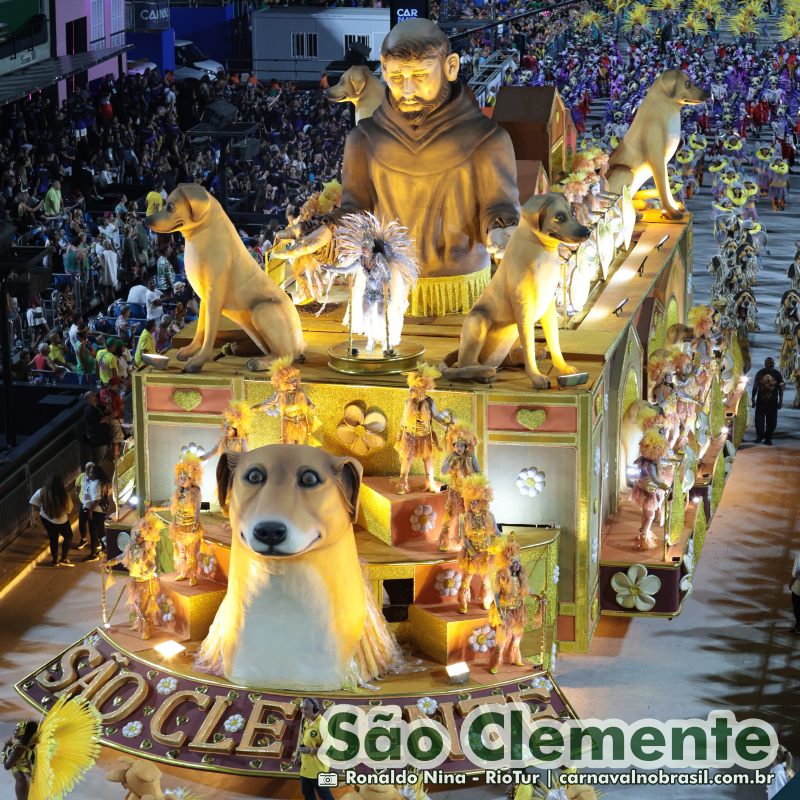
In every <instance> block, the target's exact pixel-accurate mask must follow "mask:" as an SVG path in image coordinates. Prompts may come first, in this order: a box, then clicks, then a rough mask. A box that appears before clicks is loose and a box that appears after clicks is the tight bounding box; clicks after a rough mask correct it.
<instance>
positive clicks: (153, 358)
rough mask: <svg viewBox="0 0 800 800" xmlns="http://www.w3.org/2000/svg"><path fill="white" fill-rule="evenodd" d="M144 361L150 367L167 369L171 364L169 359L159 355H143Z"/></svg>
mask: <svg viewBox="0 0 800 800" xmlns="http://www.w3.org/2000/svg"><path fill="white" fill-rule="evenodd" d="M142 361H144V363H145V364H147V365H148V366H150V367H155V368H156V369H166V368H167V366H168V364H169V357H168V356H160V355H158V354H157V353H142Z"/></svg>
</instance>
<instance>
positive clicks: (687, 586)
mask: <svg viewBox="0 0 800 800" xmlns="http://www.w3.org/2000/svg"><path fill="white" fill-rule="evenodd" d="M683 566H684V567H685V568H686V574H685V575H684V576H683V577H682V578H681V584H680V589H681V591H682V592H686V594H691V593H692V590H693V589H694V586H693V584H692V580H693V578H694V539H691V540H690V541H689V545H688V547H687V548H686V552H685V553H684V555H683Z"/></svg>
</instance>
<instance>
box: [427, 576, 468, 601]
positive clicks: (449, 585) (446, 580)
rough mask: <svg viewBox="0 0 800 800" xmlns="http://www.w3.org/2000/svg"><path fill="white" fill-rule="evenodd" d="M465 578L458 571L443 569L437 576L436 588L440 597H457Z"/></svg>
mask: <svg viewBox="0 0 800 800" xmlns="http://www.w3.org/2000/svg"><path fill="white" fill-rule="evenodd" d="M463 579H464V576H463V575H462V574H461V573H460V572H459V571H458V570H457V569H443V570H442V571H441V572H440V573H439V574H438V575H437V576H436V582H435V583H434V588H435V589H436V592H437V594H438V595H439V597H455V596H456V595H457V594H458V590H459V589H460V588H461V581H462V580H463Z"/></svg>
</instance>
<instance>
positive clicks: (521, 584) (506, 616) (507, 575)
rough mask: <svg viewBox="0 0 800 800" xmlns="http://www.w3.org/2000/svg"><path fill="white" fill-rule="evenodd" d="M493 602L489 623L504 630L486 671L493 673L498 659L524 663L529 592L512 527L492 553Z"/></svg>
mask: <svg viewBox="0 0 800 800" xmlns="http://www.w3.org/2000/svg"><path fill="white" fill-rule="evenodd" d="M492 592H493V593H494V603H493V604H492V607H491V608H490V609H489V624H490V625H491V626H492V627H493V628H494V629H495V630H497V631H500V630H502V631H503V642H502V644H500V643H498V645H497V647H495V650H494V654H493V655H492V663H491V666H490V668H489V672H491V673H492V674H495V673H496V672H497V670H498V667H499V666H500V664H501V663H506V664H513V665H514V666H515V667H524V666H526V664H525V662H524V661H523V660H522V653H521V652H520V643H521V641H522V636H523V634H524V633H525V626H526V625H527V624H528V610H527V608H526V606H525V600H526V598H527V597H528V596H529V595H530V594H531V591H530V589H529V588H528V576H527V574H526V572H525V568H524V567H523V566H522V559H521V557H520V549H519V542H517V538H516V536H515V535H514V532H513V531H512V532H511V533H509V535H508V538H507V539H506V540H505V542H504V543H503V546H502V548H501V549H500V552H499V553H497V554H496V555H495V556H494V564H493V570H492Z"/></svg>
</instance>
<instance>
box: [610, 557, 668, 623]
mask: <svg viewBox="0 0 800 800" xmlns="http://www.w3.org/2000/svg"><path fill="white" fill-rule="evenodd" d="M611 588H612V589H613V590H614V591H615V592H616V593H617V603H618V604H619V605H621V606H622V607H623V608H635V609H636V610H637V611H652V610H653V608H654V607H655V604H656V600H655V597H654V595H656V594H658V590H659V589H660V588H661V579H660V578H659V577H658V576H657V575H648V573H647V567H645V566H644V564H632V565H631V566H630V567H628V571H627V573H625V572H617V573H615V574H614V575H613V576H612V578H611Z"/></svg>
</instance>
